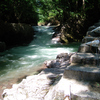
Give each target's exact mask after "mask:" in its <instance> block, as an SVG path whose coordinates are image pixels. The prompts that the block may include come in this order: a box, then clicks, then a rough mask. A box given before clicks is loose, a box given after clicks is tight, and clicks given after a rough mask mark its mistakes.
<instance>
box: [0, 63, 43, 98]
mask: <svg viewBox="0 0 100 100" xmlns="http://www.w3.org/2000/svg"><path fill="white" fill-rule="evenodd" d="M44 69H45V67H44V64H42V65H40V66H36V67H33V68H30V70H29V71H27V72H24V71H22V73H16V72H15V71H14V72H11V73H9V74H10V75H11V76H8V78H7V75H6V77H5V76H3V77H5V79H4V78H3V77H1V78H0V99H1V100H2V93H3V91H4V90H5V89H11V88H12V86H13V84H19V83H20V82H21V81H22V80H23V79H25V78H26V77H27V76H31V75H36V74H38V73H40V72H41V71H42V70H44ZM12 75H14V76H12Z"/></svg>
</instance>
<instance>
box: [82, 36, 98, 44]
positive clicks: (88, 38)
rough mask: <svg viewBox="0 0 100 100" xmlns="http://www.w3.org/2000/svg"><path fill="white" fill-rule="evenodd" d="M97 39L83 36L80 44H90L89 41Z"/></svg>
mask: <svg viewBox="0 0 100 100" xmlns="http://www.w3.org/2000/svg"><path fill="white" fill-rule="evenodd" d="M95 39H97V37H90V36H85V37H84V38H83V39H82V43H87V42H90V41H93V40H95Z"/></svg>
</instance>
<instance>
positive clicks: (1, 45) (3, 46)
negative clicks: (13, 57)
mask: <svg viewBox="0 0 100 100" xmlns="http://www.w3.org/2000/svg"><path fill="white" fill-rule="evenodd" d="M4 50H6V44H5V43H4V42H0V52H3V51H4Z"/></svg>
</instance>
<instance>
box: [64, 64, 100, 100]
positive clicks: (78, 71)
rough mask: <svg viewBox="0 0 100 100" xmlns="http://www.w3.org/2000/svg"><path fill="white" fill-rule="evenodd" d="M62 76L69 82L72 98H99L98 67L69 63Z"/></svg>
mask: <svg viewBox="0 0 100 100" xmlns="http://www.w3.org/2000/svg"><path fill="white" fill-rule="evenodd" d="M63 78H64V79H66V80H67V82H69V83H70V84H71V97H72V100H100V86H98V84H97V83H100V68H96V67H86V66H85V67H84V66H81V65H70V66H68V68H67V69H66V70H65V71H64V74H63ZM95 83H96V84H97V87H95V86H94V84H95ZM66 84H67V83H66Z"/></svg>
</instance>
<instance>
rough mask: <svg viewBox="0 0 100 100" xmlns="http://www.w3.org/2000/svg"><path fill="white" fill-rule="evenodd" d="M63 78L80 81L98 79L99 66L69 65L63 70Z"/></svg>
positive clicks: (99, 77) (99, 75)
mask: <svg viewBox="0 0 100 100" xmlns="http://www.w3.org/2000/svg"><path fill="white" fill-rule="evenodd" d="M63 76H64V78H69V79H75V80H82V81H96V82H99V81H100V68H96V67H88V66H87V67H84V66H83V65H82V66H81V65H70V66H68V68H67V69H65V71H64V75H63Z"/></svg>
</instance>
